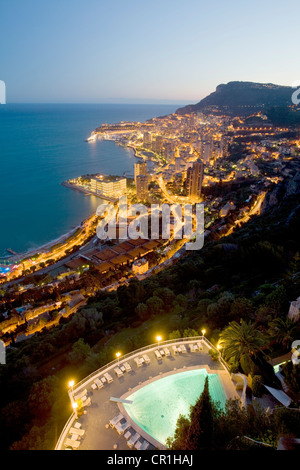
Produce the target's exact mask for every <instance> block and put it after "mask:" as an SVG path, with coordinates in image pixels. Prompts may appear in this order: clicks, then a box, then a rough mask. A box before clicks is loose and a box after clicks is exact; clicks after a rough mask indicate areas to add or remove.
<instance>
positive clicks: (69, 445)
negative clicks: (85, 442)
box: [65, 439, 80, 449]
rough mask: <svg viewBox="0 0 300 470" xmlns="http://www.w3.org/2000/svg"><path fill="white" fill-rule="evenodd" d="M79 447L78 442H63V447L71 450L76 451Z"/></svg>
mask: <svg viewBox="0 0 300 470" xmlns="http://www.w3.org/2000/svg"><path fill="white" fill-rule="evenodd" d="M79 446H80V442H79V441H74V440H73V439H66V440H65V447H72V449H77V448H78V447H79Z"/></svg>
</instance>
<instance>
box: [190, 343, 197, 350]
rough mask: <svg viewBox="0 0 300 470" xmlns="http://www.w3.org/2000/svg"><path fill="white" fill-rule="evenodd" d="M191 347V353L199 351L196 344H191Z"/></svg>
mask: <svg viewBox="0 0 300 470" xmlns="http://www.w3.org/2000/svg"><path fill="white" fill-rule="evenodd" d="M189 347H190V351H191V352H196V351H198V346H197V345H196V344H195V343H191V344H189Z"/></svg>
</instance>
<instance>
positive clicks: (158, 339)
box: [155, 335, 162, 346]
mask: <svg viewBox="0 0 300 470" xmlns="http://www.w3.org/2000/svg"><path fill="white" fill-rule="evenodd" d="M155 339H156V341H157V345H158V346H159V343H160V342H161V340H162V337H161V336H160V335H158V336H156V338H155Z"/></svg>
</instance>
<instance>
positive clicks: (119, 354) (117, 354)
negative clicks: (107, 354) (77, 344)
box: [116, 352, 121, 365]
mask: <svg viewBox="0 0 300 470" xmlns="http://www.w3.org/2000/svg"><path fill="white" fill-rule="evenodd" d="M116 356H117V358H118V365H119V362H120V356H121V353H120V352H117V353H116Z"/></svg>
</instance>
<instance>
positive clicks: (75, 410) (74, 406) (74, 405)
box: [72, 401, 78, 419]
mask: <svg viewBox="0 0 300 470" xmlns="http://www.w3.org/2000/svg"><path fill="white" fill-rule="evenodd" d="M72 408H73V410H74V413H75V418H76V419H77V408H78V404H77V403H76V401H74V402H73V403H72Z"/></svg>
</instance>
